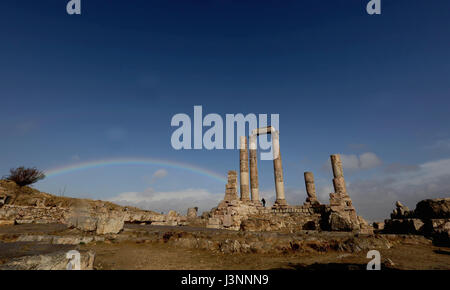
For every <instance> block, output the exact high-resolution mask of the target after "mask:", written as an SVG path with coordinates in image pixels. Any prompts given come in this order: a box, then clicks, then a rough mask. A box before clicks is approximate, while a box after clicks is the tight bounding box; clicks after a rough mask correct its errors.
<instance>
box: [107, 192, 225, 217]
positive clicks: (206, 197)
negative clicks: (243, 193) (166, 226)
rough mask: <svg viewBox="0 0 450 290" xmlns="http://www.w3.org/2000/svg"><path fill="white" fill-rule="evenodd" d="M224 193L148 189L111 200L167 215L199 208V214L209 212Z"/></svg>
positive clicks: (123, 194) (126, 193) (125, 193)
mask: <svg viewBox="0 0 450 290" xmlns="http://www.w3.org/2000/svg"><path fill="white" fill-rule="evenodd" d="M223 196H224V193H220V194H219V193H217V194H216V193H211V192H209V191H208V190H206V189H185V190H179V191H155V190H154V189H152V188H148V189H146V190H145V191H143V192H124V193H121V194H119V195H118V196H116V197H113V198H111V199H109V200H110V201H112V202H115V203H117V204H121V205H130V206H135V207H138V208H142V209H147V210H153V211H156V212H164V213H167V212H168V211H169V210H176V211H177V212H179V213H181V214H186V211H187V209H188V208H190V207H195V206H197V207H198V208H199V212H200V213H201V212H202V211H209V210H211V208H213V207H216V206H217V204H218V203H219V201H220V200H222V199H223Z"/></svg>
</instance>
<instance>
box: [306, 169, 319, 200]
mask: <svg viewBox="0 0 450 290" xmlns="http://www.w3.org/2000/svg"><path fill="white" fill-rule="evenodd" d="M304 176H305V186H306V194H307V195H308V197H307V198H306V201H307V202H311V203H315V202H317V195H316V185H315V184H314V174H313V173H312V172H305V173H304Z"/></svg>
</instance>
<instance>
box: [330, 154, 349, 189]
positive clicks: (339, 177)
mask: <svg viewBox="0 0 450 290" xmlns="http://www.w3.org/2000/svg"><path fill="white" fill-rule="evenodd" d="M330 158H331V167H332V168H333V176H334V178H333V186H334V191H335V192H336V193H342V194H345V195H347V188H346V187H345V179H344V170H343V168H342V161H341V155H339V154H333V155H331V156H330Z"/></svg>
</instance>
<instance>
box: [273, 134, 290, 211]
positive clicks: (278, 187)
mask: <svg viewBox="0 0 450 290" xmlns="http://www.w3.org/2000/svg"><path fill="white" fill-rule="evenodd" d="M272 146H273V148H272V149H273V173H274V177H275V191H276V194H277V199H276V201H275V206H286V205H287V202H286V198H285V195H284V180H283V166H282V164H281V153H280V136H279V132H278V131H273V132H272Z"/></svg>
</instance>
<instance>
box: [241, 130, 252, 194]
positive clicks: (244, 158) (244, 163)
mask: <svg viewBox="0 0 450 290" xmlns="http://www.w3.org/2000/svg"><path fill="white" fill-rule="evenodd" d="M240 141H241V142H240V143H241V144H240V150H239V162H240V174H241V176H240V182H241V200H242V201H249V200H250V194H249V184H248V180H249V173H248V149H247V137H245V136H241V139H240Z"/></svg>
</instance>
